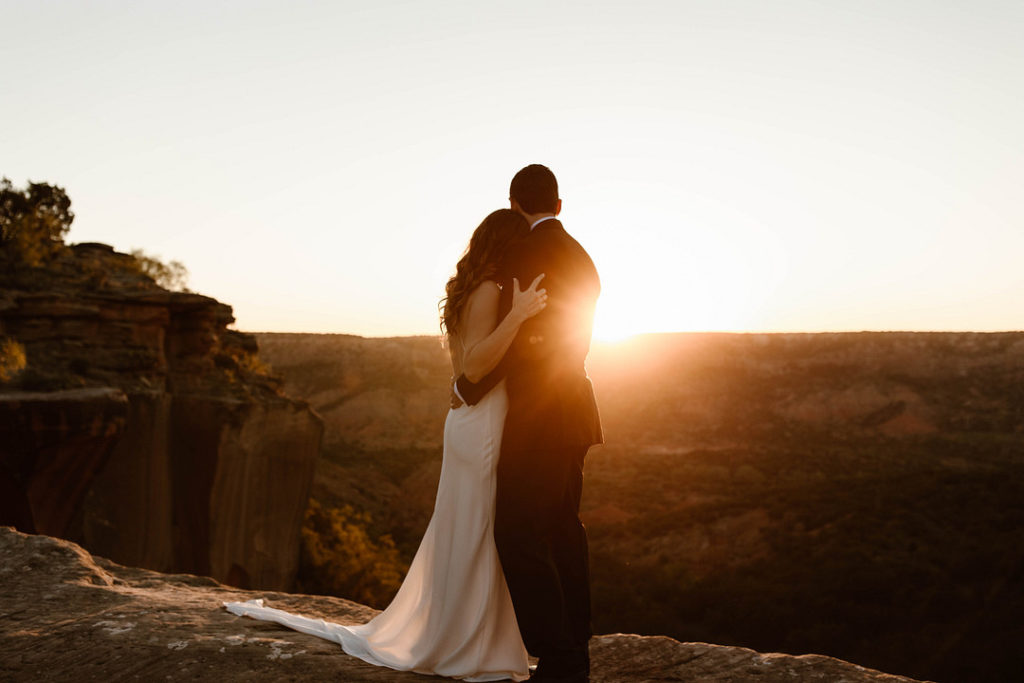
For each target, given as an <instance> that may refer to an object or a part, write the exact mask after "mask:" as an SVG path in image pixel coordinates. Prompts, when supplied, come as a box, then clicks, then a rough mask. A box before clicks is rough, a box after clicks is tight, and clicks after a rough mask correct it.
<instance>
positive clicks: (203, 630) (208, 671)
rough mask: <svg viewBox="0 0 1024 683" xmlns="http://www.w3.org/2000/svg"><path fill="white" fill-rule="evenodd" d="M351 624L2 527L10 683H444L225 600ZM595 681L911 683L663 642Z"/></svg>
mask: <svg viewBox="0 0 1024 683" xmlns="http://www.w3.org/2000/svg"><path fill="white" fill-rule="evenodd" d="M255 597H262V598H265V599H266V600H267V603H268V604H270V605H273V606H275V607H278V608H281V609H285V610H288V611H292V612H298V613H302V614H308V615H315V616H320V617H322V618H324V619H327V620H329V621H336V622H338V623H359V622H362V621H365V620H367V619H369V618H370V617H372V616H373V614H374V613H375V611H374V610H371V609H369V608H367V607H364V606H362V605H358V604H356V603H353V602H350V601H347V600H342V599H340V598H331V597H322V596H309V595H289V594H283V593H267V592H259V593H255V592H249V591H241V590H237V589H232V588H229V587H227V586H223V585H221V584H218V583H217V582H216V581H213V580H211V579H206V578H200V577H196V576H190V575H183V574H159V573H156V572H152V571H146V570H142V569H132V568H128V567H123V566H121V565H118V564H115V563H113V562H110V561H109V560H105V559H102V558H99V557H93V556H91V555H89V553H87V552H85V551H84V550H83V549H82V548H80V547H78V546H76V545H75V544H73V543H70V542H67V541H62V540H59V539H54V538H50V537H47V536H33V535H26V534H21V533H18V532H16V531H14V530H12V529H9V528H0V616H2V620H0V652H3V653H4V656H3V657H2V658H0V678H3V679H4V680H11V681H30V680H47V681H83V680H145V681H152V680H171V681H174V680H218V681H253V680H263V681H280V680H304V681H306V680H308V681H347V682H351V683H359V682H360V681H391V682H393V683H399V682H401V681H408V682H409V683H416V682H417V681H431V680H447V679H441V678H437V677H432V676H421V675H417V674H411V673H400V672H396V671H391V670H390V669H383V668H379V667H374V666H371V665H369V664H366V663H365V662H362V661H361V660H358V659H356V658H354V657H349V656H347V655H345V654H344V653H343V652H342V651H341V650H340V648H339V647H338V646H337V645H335V644H332V643H330V642H328V641H325V640H321V639H319V638H316V637H313V636H308V635H305V634H302V633H298V632H295V631H291V630H289V629H286V628H284V627H281V626H278V625H276V624H271V623H268V622H261V621H255V620H251V619H247V618H245V617H236V616H234V615H232V614H230V613H229V612H227V611H226V610H225V609H224V608H223V607H222V603H223V602H224V601H235V600H248V599H253V598H255ZM591 656H592V659H593V673H592V676H591V680H592V681H593V683H613V682H614V683H630V682H633V681H637V682H639V681H690V682H694V683H700V682H702V681H709V682H710V681H762V682H764V683H775V682H780V683H781V682H783V681H785V682H786V683H790V682H791V681H815V680H820V681H846V682H849V683H860V682H868V681H878V682H883V681H884V682H886V683H889V682H892V683H896V682H897V681H903V682H910V681H911V679H908V678H902V677H899V676H890V675H887V674H884V673H880V672H878V671H873V670H870V669H865V668H863V667H859V666H856V665H854V664H850V663H848V662H844V661H840V660H837V659H832V658H829V657H823V656H816V655H805V656H800V657H794V656H791V655H783V654H761V653H758V652H754V651H753V650H747V649H744V648H737V647H720V646H716V645H709V644H706V643H680V642H678V641H675V640H672V639H670V638H662V637H640V636H633V635H622V634H615V635H605V636H597V637H595V638H594V639H593V640H592V641H591Z"/></svg>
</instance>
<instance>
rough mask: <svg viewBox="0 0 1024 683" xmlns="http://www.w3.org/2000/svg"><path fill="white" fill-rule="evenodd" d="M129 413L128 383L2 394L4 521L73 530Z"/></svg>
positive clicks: (0, 462) (0, 467)
mask: <svg viewBox="0 0 1024 683" xmlns="http://www.w3.org/2000/svg"><path fill="white" fill-rule="evenodd" d="M127 413H128V399H127V397H126V396H125V394H124V392H122V391H121V390H120V389H109V388H104V389H76V390H70V391H57V392H46V393H34V392H2V393H0V476H2V477H3V478H5V479H6V480H7V485H6V487H5V488H7V490H6V491H5V492H4V495H3V496H2V498H3V500H2V502H0V505H2V506H3V510H4V515H3V516H4V517H5V518H6V519H2V520H0V521H2V522H3V523H6V524H9V523H12V522H13V521H14V518H16V517H18V522H19V524H20V525H25V526H27V527H29V528H32V529H33V530H35V531H38V532H40V533H45V534H50V535H54V536H64V535H66V534H67V533H68V532H69V527H70V524H71V521H72V519H73V518H74V516H75V514H76V513H77V512H78V510H79V507H80V506H81V503H82V499H83V498H84V497H85V494H86V492H87V491H88V490H89V486H90V485H91V484H92V481H93V478H94V477H95V476H96V473H97V472H99V471H100V470H101V469H102V468H103V466H104V464H105V463H106V461H107V458H108V457H109V456H110V453H111V451H112V450H113V448H114V446H115V444H116V443H117V441H118V439H119V438H120V437H121V435H122V434H123V432H124V430H125V425H126V422H127Z"/></svg>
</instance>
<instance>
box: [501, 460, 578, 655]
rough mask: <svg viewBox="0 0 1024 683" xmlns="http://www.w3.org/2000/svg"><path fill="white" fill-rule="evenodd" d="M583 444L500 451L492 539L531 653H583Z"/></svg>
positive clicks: (517, 617) (524, 638) (520, 626)
mask: <svg viewBox="0 0 1024 683" xmlns="http://www.w3.org/2000/svg"><path fill="white" fill-rule="evenodd" d="M587 448H588V447H587V446H581V447H575V448H568V449H560V450H542V451H525V452H511V453H508V452H502V454H501V459H500V460H499V462H498V488H497V500H496V503H495V506H496V507H495V520H494V539H495V542H496V544H497V546H498V555H499V557H500V558H501V566H502V569H503V570H504V572H505V580H506V581H507V583H508V588H509V592H510V593H511V595H512V604H513V605H514V606H515V610H516V620H517V621H518V622H519V630H520V632H521V633H522V636H523V642H524V643H525V644H526V649H527V650H528V651H529V652H530V654H532V655H535V656H537V657H540V658H542V659H543V658H545V657H547V658H548V659H549V660H578V659H580V658H581V657H583V658H585V657H586V647H587V642H588V641H589V639H590V636H591V630H590V563H589V558H588V551H587V533H586V531H585V530H584V528H583V523H582V522H580V518H579V509H580V496H581V494H582V492H583V459H584V456H585V455H586V453H587Z"/></svg>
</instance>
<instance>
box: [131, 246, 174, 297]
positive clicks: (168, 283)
mask: <svg viewBox="0 0 1024 683" xmlns="http://www.w3.org/2000/svg"><path fill="white" fill-rule="evenodd" d="M129 253H131V255H132V256H134V257H135V262H136V263H137V264H138V266H139V271H140V272H142V273H143V274H144V275H148V276H149V277H151V278H153V281H154V282H156V283H157V284H158V285H160V286H161V287H163V288H164V289H169V290H171V291H173V292H187V291H188V286H187V285H188V268H186V267H185V264H183V263H182V262H181V261H169V262H168V263H164V262H163V261H162V260H160V258H159V257H158V256H150V255H149V254H146V253H144V252H143V251H142V250H141V249H132V250H131V252H129Z"/></svg>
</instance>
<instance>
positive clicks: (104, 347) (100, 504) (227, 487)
mask: <svg viewBox="0 0 1024 683" xmlns="http://www.w3.org/2000/svg"><path fill="white" fill-rule="evenodd" d="M0 284H2V285H3V287H2V289H0V336H2V337H8V338H12V339H14V340H15V341H17V342H18V343H19V344H21V345H22V346H23V347H24V349H25V353H26V356H27V359H28V367H27V368H26V369H25V370H23V371H22V372H21V374H20V375H19V376H18V377H17V378H16V380H15V381H14V382H13V383H11V384H9V385H8V386H7V387H6V388H4V387H0V416H2V417H3V422H2V424H0V436H2V439H0V481H2V482H3V484H2V485H3V486H4V489H5V490H7V491H9V492H10V496H9V497H7V499H8V500H9V501H13V502H10V503H7V504H5V505H4V506H3V508H2V511H3V514H4V517H5V519H4V520H2V521H5V522H6V523H16V524H18V525H19V526H21V527H22V528H35V529H36V530H38V531H41V532H45V533H49V534H54V535H59V536H63V537H66V538H71V539H74V540H76V541H78V542H80V543H81V544H82V545H83V546H85V547H87V548H89V549H90V550H91V551H93V552H97V553H100V554H102V555H104V556H107V557H111V558H114V559H115V560H117V561H119V562H123V563H125V564H130V565H135V566H142V567H147V568H150V569H156V570H161V571H185V572H191V573H196V574H204V575H209V576H213V577H216V578H217V579H219V580H221V581H226V582H229V583H231V584H233V585H238V586H245V587H250V586H251V587H260V588H270V589H278V590H282V589H286V588H288V587H290V585H291V583H292V581H293V579H294V576H295V573H296V570H297V564H298V543H299V533H298V531H299V527H300V525H301V522H302V517H303V514H304V511H305V508H306V502H307V499H308V496H309V489H310V485H311V480H312V476H313V470H314V467H315V462H316V459H317V456H318V454H319V448H320V440H321V437H322V432H323V426H322V421H321V420H320V418H319V417H318V416H317V415H316V414H315V413H314V412H313V411H312V410H311V409H310V408H309V407H308V404H306V403H305V402H302V401H296V400H293V399H291V398H288V397H287V396H285V395H284V394H283V393H282V392H281V391H280V380H278V379H277V378H275V377H273V376H271V375H270V374H269V373H268V372H267V370H266V368H265V367H264V366H262V365H261V364H260V362H259V360H258V358H257V356H256V351H257V347H256V341H255V339H254V338H253V337H252V336H250V335H246V334H242V333H240V332H237V331H234V330H231V329H228V326H229V325H230V324H231V323H232V322H233V318H232V315H231V308H230V307H229V306H227V305H225V304H222V303H220V302H218V301H216V300H214V299H211V298H209V297H206V296H201V295H199V294H194V293H188V292H171V291H167V290H164V289H162V288H160V287H159V286H157V285H156V284H155V283H154V282H153V280H152V279H150V278H149V277H147V276H145V275H144V274H142V273H141V272H140V270H139V267H138V265H137V262H136V260H135V259H134V258H133V257H132V256H130V255H127V254H120V253H117V252H115V251H114V250H113V249H112V248H110V247H108V246H106V245H101V244H78V245H74V246H71V247H68V248H64V249H63V250H62V251H60V252H59V253H58V255H57V256H56V258H55V259H54V260H53V261H52V262H51V263H49V264H48V265H47V267H46V268H32V269H25V268H23V269H21V270H18V271H13V270H12V271H11V272H7V273H4V275H3V278H2V282H0ZM69 390H70V391H69ZM76 390H77V391H76ZM28 513H30V516H31V519H30V520H28V519H26V516H27V514H28Z"/></svg>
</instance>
